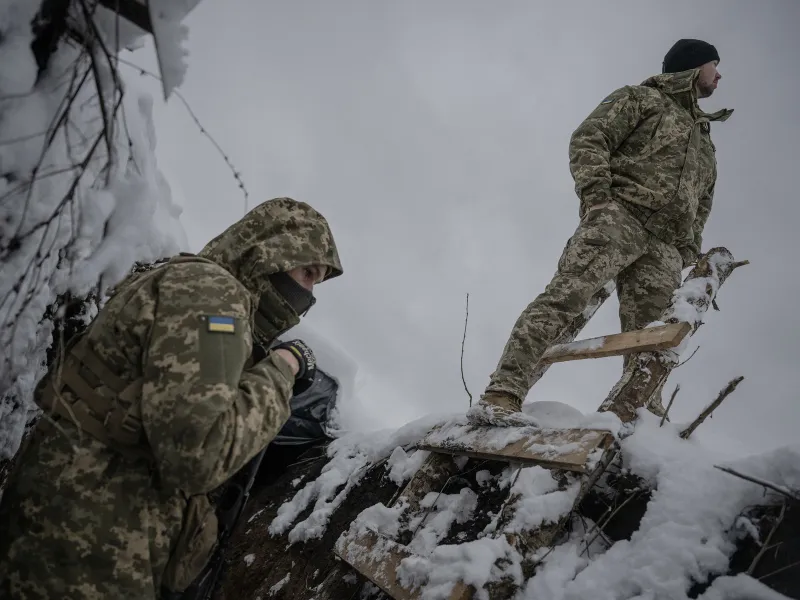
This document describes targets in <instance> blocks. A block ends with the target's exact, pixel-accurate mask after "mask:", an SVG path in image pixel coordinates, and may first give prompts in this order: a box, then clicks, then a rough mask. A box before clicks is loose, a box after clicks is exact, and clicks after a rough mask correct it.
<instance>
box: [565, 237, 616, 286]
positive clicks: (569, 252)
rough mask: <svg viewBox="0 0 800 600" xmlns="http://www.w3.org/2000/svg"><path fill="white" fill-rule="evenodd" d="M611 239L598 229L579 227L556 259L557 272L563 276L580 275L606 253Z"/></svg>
mask: <svg viewBox="0 0 800 600" xmlns="http://www.w3.org/2000/svg"><path fill="white" fill-rule="evenodd" d="M610 241H611V239H610V238H609V237H608V234H606V232H604V231H603V230H602V229H600V228H599V227H595V226H591V225H589V226H586V225H580V226H579V227H578V229H577V230H576V231H575V233H574V234H573V235H572V237H571V238H570V239H569V241H568V242H567V245H566V246H565V248H564V251H563V252H562V253H561V257H560V258H559V259H558V270H559V272H560V273H563V274H565V275H582V274H583V273H584V272H586V269H588V268H589V266H590V265H591V264H592V263H593V262H594V261H595V260H596V259H597V257H598V256H600V255H601V254H603V252H605V251H606V247H607V246H608V244H609V243H610Z"/></svg>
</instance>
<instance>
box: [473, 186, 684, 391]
mask: <svg viewBox="0 0 800 600" xmlns="http://www.w3.org/2000/svg"><path fill="white" fill-rule="evenodd" d="M680 273H681V258H680V254H679V253H678V250H677V249H676V248H675V247H674V246H673V245H671V244H666V243H664V242H663V241H661V240H660V239H659V238H657V237H656V236H654V235H653V234H651V233H650V232H648V231H647V230H646V229H645V228H644V227H643V226H642V224H641V223H640V222H639V220H638V219H637V218H636V217H635V216H634V215H633V214H631V213H630V212H629V211H628V210H627V209H626V208H624V207H623V205H622V204H621V203H618V202H615V201H611V202H609V204H608V205H607V206H606V207H603V208H598V209H596V210H593V211H591V212H590V213H588V214H587V215H586V216H585V217H584V218H583V220H582V221H581V223H580V224H579V225H578V228H577V229H576V230H575V233H574V234H573V235H572V237H571V238H570V239H569V241H568V242H567V245H566V247H565V248H564V251H563V252H562V254H561V257H560V258H559V261H558V270H557V271H556V273H555V275H554V276H553V278H552V280H551V281H550V283H549V284H548V285H547V287H546V288H545V290H544V292H542V293H541V294H540V295H539V296H538V297H537V298H536V299H535V300H534V301H533V302H531V303H530V304H529V305H528V306H527V308H525V310H524V311H523V312H522V314H521V315H520V316H519V318H518V319H517V322H516V323H515V324H514V327H513V329H512V331H511V335H510V336H509V339H508V341H507V343H506V346H505V348H504V350H503V354H502V356H501V357H500V361H499V363H498V365H497V369H496V370H495V372H494V373H493V374H492V376H491V379H490V382H489V385H488V387H487V388H486V391H487V392H506V393H510V394H512V395H513V396H515V397H517V398H521V399H524V398H525V396H526V395H527V394H528V391H529V390H530V388H531V385H532V383H531V379H532V376H533V371H534V368H535V367H536V363H537V362H538V361H539V359H540V358H541V356H542V354H544V351H545V350H546V349H547V348H548V346H549V345H550V343H551V342H552V340H553V339H555V338H556V336H558V334H559V333H560V332H561V331H562V330H563V329H564V328H565V327H566V326H567V325H568V324H569V323H570V321H571V320H572V319H573V318H575V317H576V316H577V315H578V314H580V313H581V312H582V311H583V310H584V309H585V308H586V305H587V303H588V302H589V299H590V298H591V297H592V295H593V294H594V293H595V292H597V291H598V290H599V289H600V288H601V287H603V285H605V283H606V282H608V281H610V280H612V279H616V280H617V283H618V285H619V286H620V292H619V293H620V317H621V319H622V321H623V326H624V327H626V328H632V327H635V326H641V324H647V323H649V322H650V321H653V320H655V319H656V318H658V316H659V315H660V313H661V311H662V310H663V309H664V308H665V307H666V305H667V303H668V302H669V299H670V297H671V295H672V292H673V291H674V290H675V288H676V287H677V286H678V284H679V283H680Z"/></svg>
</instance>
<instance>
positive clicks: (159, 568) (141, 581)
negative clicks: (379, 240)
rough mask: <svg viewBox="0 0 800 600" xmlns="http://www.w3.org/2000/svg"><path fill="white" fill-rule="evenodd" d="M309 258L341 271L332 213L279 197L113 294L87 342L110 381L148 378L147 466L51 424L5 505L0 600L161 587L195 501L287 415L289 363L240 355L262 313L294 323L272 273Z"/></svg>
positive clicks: (139, 592) (155, 591)
mask: <svg viewBox="0 0 800 600" xmlns="http://www.w3.org/2000/svg"><path fill="white" fill-rule="evenodd" d="M309 264H322V265H325V266H327V267H328V268H329V270H328V274H327V278H328V279H329V278H331V277H335V276H338V275H340V274H341V273H342V267H341V264H340V261H339V256H338V254H337V250H336V246H335V244H334V241H333V237H332V234H331V232H330V229H329V227H328V224H327V222H326V221H325V219H324V218H323V217H322V216H321V215H320V214H319V213H317V212H316V211H315V210H314V209H312V208H311V207H310V206H308V205H307V204H303V203H299V202H295V201H294V200H291V199H288V198H279V199H274V200H271V201H267V202H265V203H263V204H261V205H259V206H258V207H256V208H255V209H253V210H252V211H251V212H250V213H248V215H246V216H245V217H244V218H243V219H242V220H241V221H239V222H238V223H236V224H234V225H233V226H231V227H230V228H228V229H227V230H226V231H225V232H224V233H223V234H222V235H220V236H219V237H217V238H215V239H214V240H213V241H212V242H211V243H210V244H209V245H208V246H207V247H206V248H205V249H204V252H203V258H199V259H198V258H192V257H177V258H175V259H173V260H171V261H169V262H167V263H166V264H164V265H161V266H158V267H156V268H154V269H152V270H149V271H145V272H142V273H137V274H134V275H132V276H130V277H129V278H128V279H127V280H125V281H124V282H122V284H121V285H119V286H118V287H117V289H116V291H115V294H114V295H113V296H112V297H111V298H110V300H109V301H108V302H107V304H106V305H105V306H104V308H103V309H102V310H101V312H100V313H99V315H98V316H97V318H96V319H95V320H94V322H93V323H92V324H91V326H90V327H89V329H88V330H87V332H86V333H85V336H86V339H87V340H88V344H89V345H90V346H91V348H92V350H93V351H94V353H95V354H96V355H97V356H98V357H100V358H102V360H103V362H104V363H105V364H106V366H107V367H108V368H109V369H110V370H111V371H112V372H113V373H114V375H115V376H116V377H119V378H120V379H122V380H124V381H126V382H134V381H141V384H142V392H141V395H140V397H139V398H137V401H136V402H135V404H136V405H135V406H134V409H135V410H134V412H135V413H137V414H138V415H139V416H140V420H141V425H142V427H143V433H144V436H143V437H142V440H141V441H142V444H145V445H146V446H147V447H148V448H149V449H150V452H151V454H152V460H147V459H133V458H125V457H123V456H122V455H121V454H119V453H117V452H115V451H114V450H112V449H110V448H108V447H107V446H105V445H104V444H102V443H101V442H99V441H97V440H95V439H93V438H92V437H90V436H89V435H87V434H86V433H85V432H83V431H81V430H80V429H78V428H77V427H76V426H75V425H74V424H73V423H71V422H70V421H69V420H67V419H63V418H62V419H60V420H58V421H57V422H55V423H54V424H51V422H50V421H49V420H48V419H47V418H43V419H42V421H41V422H40V424H41V426H40V427H39V428H38V429H37V431H36V432H35V433H34V435H33V437H32V439H31V440H30V443H29V445H28V446H27V448H26V449H25V451H24V452H23V454H22V455H21V457H20V460H19V463H18V468H17V470H16V472H15V475H14V477H13V480H12V481H11V482H10V484H9V487H8V489H7V491H6V493H5V495H4V497H3V502H2V506H1V507H0V597H3V598H15V599H19V600H29V599H45V598H47V599H53V598H59V599H61V598H65V599H66V598H69V599H73V600H81V599H87V600H88V599H97V598H103V599H106V598H114V599H115V600H116V599H119V600H122V599H131V600H132V599H136V600H142V599H147V598H157V597H158V596H159V594H160V587H161V580H162V577H163V573H164V568H165V565H166V564H167V561H168V559H169V556H170V552H171V550H172V548H174V544H175V540H176V537H177V536H178V534H179V532H180V530H181V528H182V525H183V519H184V518H185V511H186V506H187V497H188V496H190V495H193V494H205V493H208V492H210V491H212V490H214V489H215V488H217V487H218V486H219V485H220V484H222V483H223V482H225V481H226V480H227V479H229V478H230V477H231V476H232V475H233V474H234V473H235V472H236V471H238V470H239V469H240V468H241V467H242V466H243V465H244V464H245V463H246V462H247V461H249V460H250V459H251V458H252V457H253V456H255V454H257V453H258V451H260V449H261V448H263V447H264V446H266V445H267V444H268V443H269V442H270V441H271V440H272V438H273V437H274V436H275V435H276V434H277V432H278V431H279V430H280V428H281V427H282V426H283V424H284V423H285V421H286V420H287V418H288V416H289V398H290V395H291V388H292V385H293V383H294V377H293V374H292V371H291V369H290V367H289V365H288V364H287V363H286V362H285V361H283V359H281V358H280V357H278V356H276V355H275V354H274V353H269V354H268V355H267V357H266V358H265V359H264V360H262V361H260V362H258V363H257V364H254V365H252V366H248V365H247V361H248V358H249V356H250V353H251V349H252V335H253V328H254V317H255V314H256V312H257V311H261V312H270V311H271V312H272V313H274V314H273V315H272V316H270V315H267V317H269V318H270V322H273V323H278V324H279V325H278V327H287V326H292V325H294V324H296V323H297V322H298V321H299V317H298V315H296V314H292V313H291V312H290V309H288V308H287V306H284V305H283V304H280V303H276V304H272V305H271V304H270V302H264V301H263V298H264V296H267V297H271V296H270V294H269V291H270V290H269V287H270V284H269V283H268V281H267V276H268V275H269V274H271V273H275V272H278V271H284V270H290V269H292V268H294V267H298V266H304V265H309ZM48 377H58V369H53V372H51V373H50V374H49V375H48ZM96 391H97V393H99V394H101V395H102V394H107V393H108V390H107V389H105V388H104V386H102V385H100V386H99V387H98V388H97V389H96ZM65 395H66V393H65Z"/></svg>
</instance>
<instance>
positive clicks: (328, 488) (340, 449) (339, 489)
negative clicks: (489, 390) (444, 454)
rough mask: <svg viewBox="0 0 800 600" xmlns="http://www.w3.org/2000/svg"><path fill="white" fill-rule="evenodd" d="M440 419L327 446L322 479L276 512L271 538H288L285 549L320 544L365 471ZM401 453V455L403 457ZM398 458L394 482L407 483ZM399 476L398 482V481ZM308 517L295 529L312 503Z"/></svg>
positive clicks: (363, 434) (345, 438)
mask: <svg viewBox="0 0 800 600" xmlns="http://www.w3.org/2000/svg"><path fill="white" fill-rule="evenodd" d="M446 418H447V417H444V416H442V415H432V416H429V417H425V418H422V419H419V420H417V421H413V422H411V423H408V424H407V425H405V426H404V427H401V428H400V429H398V430H396V431H391V430H380V431H373V432H352V433H348V434H346V435H343V436H341V437H339V438H337V439H335V440H333V442H331V444H330V445H329V446H328V449H327V453H328V457H329V458H330V461H329V462H328V463H327V464H326V465H325V466H324V467H323V469H322V472H321V474H320V476H319V477H318V478H317V479H315V480H314V481H310V482H308V483H307V484H306V485H305V486H303V487H302V488H301V489H300V490H299V491H298V492H297V493H296V494H295V495H294V496H293V497H292V499H291V500H289V501H288V502H286V503H284V504H283V505H282V506H281V507H280V508H279V509H278V513H277V515H276V517H275V518H274V519H273V520H272V522H271V523H270V526H269V532H270V533H271V534H272V535H281V534H285V533H287V532H288V538H289V543H291V544H293V543H296V542H303V541H307V540H310V539H314V538H319V537H321V536H322V534H323V533H324V532H325V528H326V527H327V524H328V520H329V519H330V516H331V514H332V513H333V511H334V510H336V508H337V507H338V506H339V505H340V504H341V503H342V502H343V501H344V500H345V498H347V495H348V494H349V493H350V492H351V491H352V489H353V488H354V487H355V486H357V485H358V483H359V482H360V481H361V478H362V477H363V476H364V475H365V474H366V472H367V469H369V468H370V467H371V466H373V465H375V463H379V462H381V461H383V460H384V459H388V458H389V457H390V456H391V455H392V453H393V452H394V451H395V450H396V448H398V447H401V450H402V447H404V446H409V445H411V444H413V443H414V442H417V441H419V440H420V439H422V438H423V437H424V436H425V434H426V433H427V432H428V431H429V430H430V429H431V428H432V427H434V426H435V425H438V424H440V423H442V422H444V421H445V420H446ZM403 452H405V451H403ZM415 455H416V451H415V452H412V454H411V457H410V458H409V460H413V464H415V465H419V464H421V462H422V461H421V458H422V457H419V456H415ZM405 458H406V457H403V456H399V455H396V456H395V458H394V459H393V461H392V469H393V472H394V477H395V481H401V480H402V479H404V478H406V477H411V475H413V473H414V472H415V471H416V469H412V468H407V467H406V465H404V464H402V462H403V461H402V460H401V459H405ZM401 476H402V479H401ZM312 502H313V503H314V506H313V510H312V512H311V514H310V515H309V516H308V517H307V518H306V519H304V520H303V521H300V522H299V523H297V524H294V522H295V520H296V519H297V517H298V516H299V515H300V513H302V512H303V511H304V510H305V509H306V508H307V507H308V506H309V505H311V503H312Z"/></svg>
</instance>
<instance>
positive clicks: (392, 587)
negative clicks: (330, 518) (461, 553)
mask: <svg viewBox="0 0 800 600" xmlns="http://www.w3.org/2000/svg"><path fill="white" fill-rule="evenodd" d="M334 552H335V553H336V555H337V556H338V557H339V558H341V559H342V560H344V561H345V562H347V563H348V564H349V565H350V566H351V567H353V568H354V569H355V570H356V571H358V572H359V573H361V574H362V575H363V576H364V577H366V578H367V579H369V580H370V581H371V582H372V583H374V584H375V585H377V586H378V587H379V588H381V589H382V590H383V591H384V592H386V593H387V594H389V596H391V597H392V598H394V599H395V600H415V599H416V598H418V597H419V593H418V592H417V591H415V590H411V589H408V588H406V587H404V586H402V585H401V584H400V582H399V581H398V580H397V569H398V568H399V567H400V563H401V561H402V560H403V559H405V558H411V557H413V556H414V554H413V553H412V552H410V551H409V550H408V549H407V548H406V547H405V546H401V545H400V544H398V543H396V542H393V541H392V540H390V539H388V538H386V537H384V536H381V535H379V534H377V533H375V532H372V531H364V532H361V533H359V534H358V535H356V536H348V535H346V534H345V535H342V536H340V537H339V539H338V540H336V546H335V547H334ZM472 595H473V589H472V587H471V586H468V585H466V584H465V583H463V582H461V581H457V582H455V584H454V586H453V590H452V592H451V593H450V595H449V596H448V597H447V600H469V599H471V598H472Z"/></svg>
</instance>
